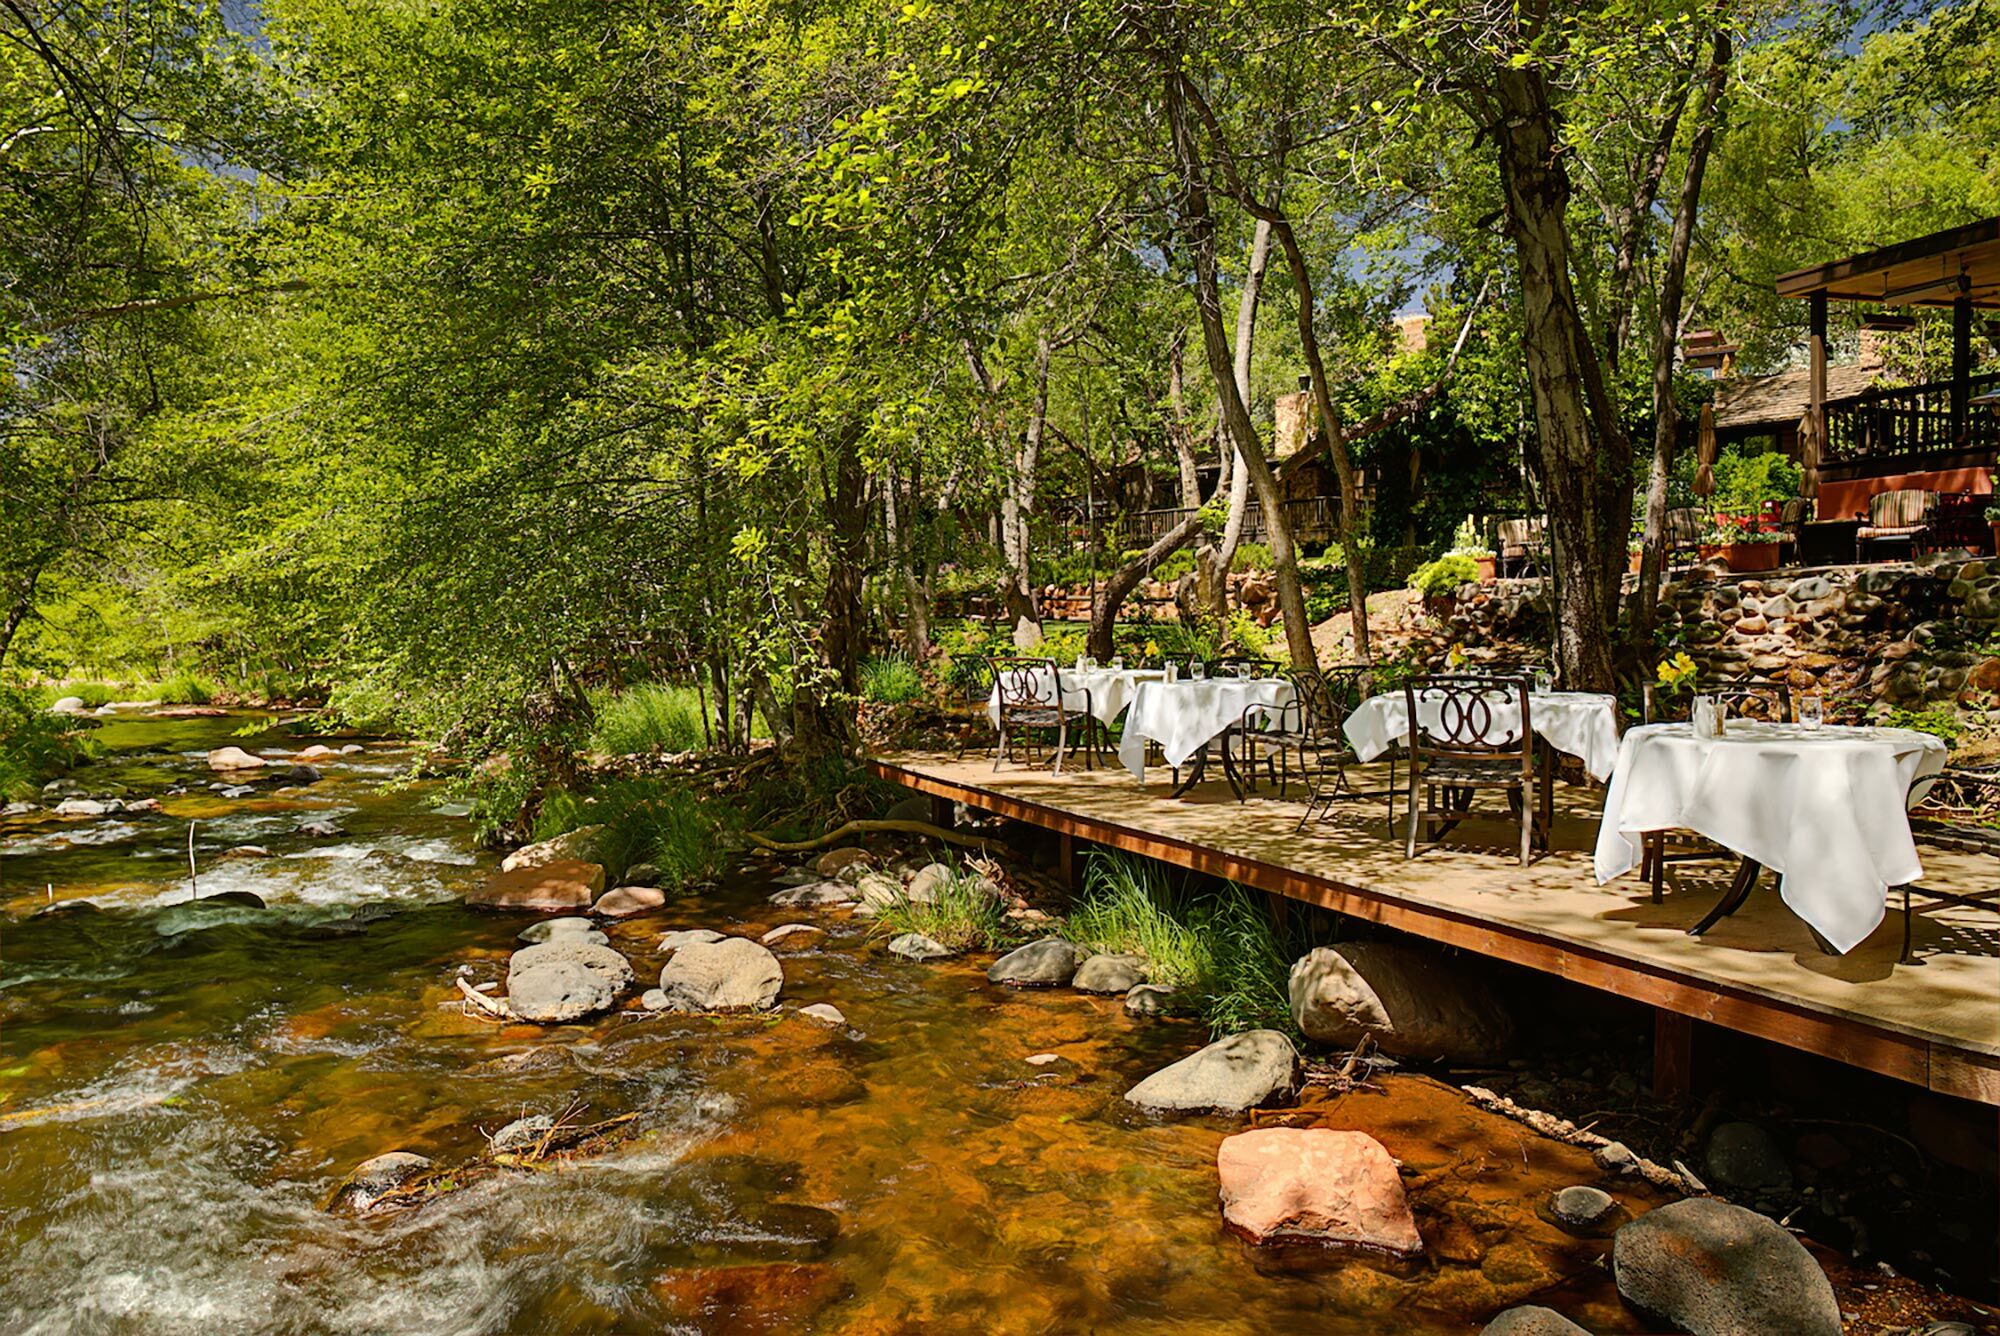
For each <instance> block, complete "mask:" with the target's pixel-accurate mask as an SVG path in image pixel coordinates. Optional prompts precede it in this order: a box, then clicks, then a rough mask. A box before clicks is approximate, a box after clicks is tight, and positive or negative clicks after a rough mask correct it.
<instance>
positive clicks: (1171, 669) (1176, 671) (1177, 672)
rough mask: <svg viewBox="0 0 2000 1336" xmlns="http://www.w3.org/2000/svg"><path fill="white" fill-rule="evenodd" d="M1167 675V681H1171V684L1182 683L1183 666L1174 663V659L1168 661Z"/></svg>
mask: <svg viewBox="0 0 2000 1336" xmlns="http://www.w3.org/2000/svg"><path fill="white" fill-rule="evenodd" d="M1166 674H1167V677H1166V680H1167V681H1169V682H1178V681H1180V680H1181V666H1180V665H1179V664H1177V663H1175V662H1174V661H1173V660H1172V659H1168V660H1167V664H1166Z"/></svg>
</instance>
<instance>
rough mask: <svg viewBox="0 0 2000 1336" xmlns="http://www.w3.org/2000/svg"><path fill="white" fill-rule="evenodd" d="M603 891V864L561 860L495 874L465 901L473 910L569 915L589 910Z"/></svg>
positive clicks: (475, 889) (467, 896)
mask: <svg viewBox="0 0 2000 1336" xmlns="http://www.w3.org/2000/svg"><path fill="white" fill-rule="evenodd" d="M603 891H604V866H603V864H601V863H579V862H573V861H570V860H568V859H565V860H563V861H561V862H556V863H544V864H542V865H540V866H538V867H519V868H515V869H514V870H513V871H511V872H506V871H503V872H500V873H497V874H496V875H494V876H493V877H492V878H490V879H489V880H488V881H487V882H486V884H485V885H483V886H479V887H475V888H474V889H472V890H470V891H468V892H466V896H465V903H467V904H468V905H471V906H473V907H474V908H476V909H520V910H527V911H529V912H531V913H535V914H569V913H574V912H576V911H578V910H583V909H589V908H590V906H591V903H592V902H593V901H595V900H596V899H597V897H598V896H599V895H601V894H602V893H603Z"/></svg>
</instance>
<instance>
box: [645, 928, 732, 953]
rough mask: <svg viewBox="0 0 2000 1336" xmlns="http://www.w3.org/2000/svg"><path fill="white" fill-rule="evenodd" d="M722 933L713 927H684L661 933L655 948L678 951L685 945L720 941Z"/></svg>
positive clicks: (700, 944)
mask: <svg viewBox="0 0 2000 1336" xmlns="http://www.w3.org/2000/svg"><path fill="white" fill-rule="evenodd" d="M721 940H722V934H721V933H719V932H717V931H716V930H715V929H713V928H682V929H680V930H679V931H678V932H667V933H661V934H660V940H659V941H658V942H655V943H654V944H653V945H654V948H655V949H656V950H660V951H678V950H680V949H681V948H682V947H684V946H702V945H706V944H707V943H709V942H719V941H721Z"/></svg>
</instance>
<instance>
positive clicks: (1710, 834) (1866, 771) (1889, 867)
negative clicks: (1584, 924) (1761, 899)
mask: <svg viewBox="0 0 2000 1336" xmlns="http://www.w3.org/2000/svg"><path fill="white" fill-rule="evenodd" d="M1946 753H1947V749H1946V747H1945V744H1944V743H1943V742H1942V741H1940V740H1939V739H1938V738H1935V737H1933V736H1932V735H1930V734H1929V733H1919V732H1917V731H1915V730H1913V729H1907V728H1883V727H1839V726H1834V725H1823V726H1820V727H1817V728H1812V727H1807V726H1806V725H1803V724H1778V723H1766V722H1762V721H1755V720H1731V721H1729V723H1728V724H1727V726H1726V727H1725V729H1724V731H1723V733H1722V735H1721V736H1719V737H1699V736H1697V735H1696V734H1695V731H1694V727H1693V725H1691V724H1684V723H1681V724H1647V725H1645V726H1643V727H1640V728H1634V729H1632V730H1630V731H1629V732H1627V733H1626V734H1625V739H1624V741H1623V743H1622V744H1621V745H1620V747H1619V752H1618V762H1617V767H1616V769H1615V772H1614V773H1613V775H1612V778H1611V787H1610V790H1609V791H1608V792H1607V793H1606V794H1605V798H1604V817H1603V820H1602V822H1601V823H1600V824H1599V826H1598V831H1597V849H1596V858H1595V870H1596V874H1597V880H1598V881H1599V882H1600V883H1603V882H1608V881H1611V880H1612V879H1613V878H1615V877H1619V876H1623V875H1624V874H1625V873H1627V872H1629V871H1631V870H1632V869H1633V868H1635V867H1637V866H1639V864H1640V861H1641V859H1642V856H1643V852H1642V845H1643V839H1644V836H1645V834H1646V833H1647V832H1649V831H1657V830H1675V829H1681V830H1691V831H1693V832H1695V833H1696V834H1698V835H1701V836H1704V837H1705V838H1707V839H1709V840H1712V841H1714V842H1715V843H1716V844H1719V845H1721V846H1722V847H1723V848H1725V849H1728V850H1730V851H1731V852H1733V853H1736V854H1738V855H1740V856H1741V857H1742V858H1743V859H1744V860H1745V863H1744V867H1743V869H1742V870H1741V871H1739V873H1738V876H1737V880H1736V883H1735V884H1734V885H1732V887H1731V889H1730V893H1729V895H1728V896H1726V897H1725V899H1724V901H1723V903H1722V904H1720V905H1718V906H1717V907H1716V910H1715V911H1714V912H1712V913H1710V914H1709V915H1708V916H1707V917H1705V918H1704V919H1703V920H1702V922H1701V923H1699V924H1697V925H1696V927H1695V929H1693V931H1695V932H1696V933H1697V934H1698V933H1699V932H1700V931H1702V930H1704V929H1705V928H1707V927H1709V926H1711V925H1712V924H1713V923H1714V921H1715V920H1716V919H1717V918H1719V917H1720V916H1721V915H1723V914H1726V913H1728V912H1730V911H1732V910H1733V909H1734V908H1735V907H1736V906H1737V905H1739V904H1741V903H1742V901H1743V898H1744V897H1745V896H1747V895H1748V893H1749V890H1750V887H1751V886H1752V885H1754V884H1755V879H1756V876H1757V872H1758V870H1759V869H1760V868H1761V867H1768V868H1770V869H1772V870H1773V871H1775V872H1776V873H1777V874H1778V893H1779V895H1780V896H1781V897H1782V898H1783V899H1784V902H1785V904H1786V905H1787V906H1788V907H1789V908H1790V909H1791V911H1792V912H1793V913H1794V914H1797V915H1798V916H1799V917H1800V918H1801V919H1803V920H1804V921H1805V922H1806V924H1807V925H1808V926H1810V927H1811V928H1812V930H1813V932H1814V933H1815V934H1816V935H1817V936H1818V937H1819V939H1820V940H1821V942H1822V944H1823V945H1824V946H1825V947H1826V948H1828V949H1829V950H1831V951H1834V952H1836V953H1844V952H1847V951H1851V950H1853V949H1854V948H1855V947H1856V946H1858V945H1859V944H1860V943H1861V942H1862V941H1864V940H1865V939H1866V938H1867V937H1868V935H1869V934H1870V933H1872V932H1873V931H1875V928H1876V926H1877V925H1878V924H1880V923H1881V922H1882V919H1883V917H1884V915H1885V914H1886V913H1887V909H1888V891H1889V888H1890V887H1892V886H1902V885H1907V884H1908V883H1910V882H1914V881H1916V880H1917V879H1918V878H1920V877H1922V876H1923V874H1924V869H1923V863H1922V862H1921V861H1920V860H1919V859H1918V857H1917V845H1916V840H1915V838H1914V837H1913V836H1912V835H1911V833H1910V819H1909V807H1910V804H1912V803H1914V802H1915V801H1916V800H1917V799H1918V798H1920V797H1921V796H1922V793H1923V789H1924V788H1925V787H1926V786H1925V785H1923V784H1922V783H1921V782H1920V781H1921V780H1923V779H1924V778H1925V777H1927V776H1930V775H1935V774H1937V773H1938V772H1939V771H1941V770H1943V769H1944V764H1945V757H1946Z"/></svg>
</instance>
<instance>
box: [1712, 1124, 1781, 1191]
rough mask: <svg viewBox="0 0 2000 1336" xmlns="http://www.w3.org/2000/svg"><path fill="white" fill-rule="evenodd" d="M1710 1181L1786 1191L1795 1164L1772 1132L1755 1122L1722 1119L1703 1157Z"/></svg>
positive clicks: (1727, 1186)
mask: <svg viewBox="0 0 2000 1336" xmlns="http://www.w3.org/2000/svg"><path fill="white" fill-rule="evenodd" d="M1702 1168H1703V1169H1705V1170H1707V1174H1708V1181H1709V1182H1711V1183H1713V1184H1715V1185H1717V1186H1718V1187H1724V1188H1736V1189H1739V1190H1744V1191H1751V1192H1755V1191H1760V1190H1766V1189H1769V1190H1774V1191H1783V1190H1784V1189H1786V1188H1789V1187H1791V1185H1792V1168H1791V1166H1790V1165H1789V1164H1787V1163H1785V1156H1784V1152H1783V1151H1781V1150H1779V1149H1778V1143H1777V1142H1776V1141H1774V1140H1772V1139H1771V1134H1770V1133H1769V1132H1766V1131H1765V1130H1764V1129H1763V1128H1761V1127H1759V1126H1757V1125H1756V1124H1755V1123H1723V1124H1722V1125H1721V1126H1720V1127H1717V1128H1716V1129H1715V1131H1714V1133H1713V1134H1712V1135H1710V1137H1709V1139H1708V1151H1707V1153H1706V1154H1705V1155H1704V1156H1703V1158H1702Z"/></svg>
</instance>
